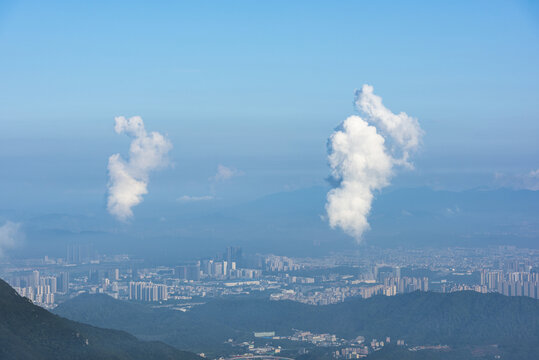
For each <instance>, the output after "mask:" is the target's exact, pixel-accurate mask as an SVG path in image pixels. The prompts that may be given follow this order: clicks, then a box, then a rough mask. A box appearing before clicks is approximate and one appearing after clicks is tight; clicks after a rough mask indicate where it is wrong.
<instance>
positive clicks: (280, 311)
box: [55, 292, 539, 359]
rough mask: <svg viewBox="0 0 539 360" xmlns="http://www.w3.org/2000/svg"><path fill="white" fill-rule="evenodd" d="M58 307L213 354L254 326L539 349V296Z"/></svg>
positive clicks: (523, 353)
mask: <svg viewBox="0 0 539 360" xmlns="http://www.w3.org/2000/svg"><path fill="white" fill-rule="evenodd" d="M55 312H56V313H57V314H60V315H62V316H65V317H67V318H70V319H73V320H77V321H83V322H87V323H89V324H93V325H96V326H102V327H109V328H115V329H121V330H125V331H129V332H131V333H133V334H135V335H137V336H138V337H140V338H142V339H158V340H161V341H164V342H166V343H168V344H170V345H174V346H176V347H179V348H183V349H188V350H192V351H202V349H205V351H206V352H210V353H211V352H218V351H224V350H226V348H225V347H224V346H223V343H224V342H225V341H226V340H227V339H229V338H234V339H235V340H247V339H251V338H252V332H253V331H276V332H277V334H279V335H286V334H291V332H292V329H301V330H310V331H313V332H316V333H332V334H336V335H337V336H339V337H342V338H347V339H353V338H355V337H356V336H358V335H362V336H365V337H367V338H368V339H369V338H377V339H385V338H386V337H387V336H389V337H391V338H392V339H393V341H395V340H396V339H402V340H405V341H406V342H407V343H408V344H411V345H434V344H447V345H450V346H451V347H452V348H453V349H454V350H455V353H454V354H457V353H458V354H460V355H462V354H468V356H470V351H472V350H473V349H476V348H477V347H484V346H487V347H488V346H492V345H495V349H496V354H500V355H503V359H536V357H535V354H536V353H537V352H538V351H539V301H537V300H535V299H531V298H525V297H505V296H502V295H499V294H479V293H475V292H457V293H451V294H442V293H433V292H427V293H424V292H415V293H410V294H403V295H398V296H392V297H384V296H377V297H373V298H370V299H352V300H350V301H346V302H344V303H339V304H334V305H327V306H311V305H305V304H301V303H297V302H289V301H269V300H265V299H253V298H239V299H238V298H235V299H230V300H213V301H210V302H208V303H206V304H204V305H200V306H196V307H194V308H193V309H192V310H191V311H188V312H186V313H183V312H179V311H175V310H171V309H167V308H150V307H148V306H146V305H143V304H138V303H127V302H123V301H119V300H114V299H112V298H110V297H108V296H105V295H81V296H78V297H76V298H74V299H72V300H69V301H67V302H65V303H63V304H61V305H60V306H58V307H57V308H56V309H55ZM515 354H518V357H516V355H515ZM460 355H459V356H460ZM489 356H490V355H489ZM388 358H392V357H388ZM395 358H399V357H395ZM458 358H460V357H458Z"/></svg>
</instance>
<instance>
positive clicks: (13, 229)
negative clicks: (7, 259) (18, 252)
mask: <svg viewBox="0 0 539 360" xmlns="http://www.w3.org/2000/svg"><path fill="white" fill-rule="evenodd" d="M20 227H21V224H20V223H14V222H11V221H6V223H5V224H4V225H2V226H0V257H2V256H4V255H5V252H6V251H7V250H9V249H13V248H14V247H16V246H17V244H18V243H19V242H20V241H21V240H22V238H23V234H22V232H21V230H20Z"/></svg>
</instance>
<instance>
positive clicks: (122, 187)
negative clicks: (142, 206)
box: [107, 116, 172, 221]
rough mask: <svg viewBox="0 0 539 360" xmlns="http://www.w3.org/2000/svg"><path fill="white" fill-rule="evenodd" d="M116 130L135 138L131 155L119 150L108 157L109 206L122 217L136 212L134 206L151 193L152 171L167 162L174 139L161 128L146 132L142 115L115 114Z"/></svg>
mask: <svg viewBox="0 0 539 360" xmlns="http://www.w3.org/2000/svg"><path fill="white" fill-rule="evenodd" d="M115 121H116V125H115V127H114V130H115V131H116V133H118V134H122V133H125V134H126V135H128V136H130V137H131V138H133V140H132V141H131V145H130V147H129V157H128V160H127V161H125V160H124V159H123V158H122V157H121V156H120V154H114V155H112V156H110V158H109V164H108V170H109V185H108V189H109V196H108V202H107V209H108V211H109V213H110V214H111V215H113V216H115V217H116V218H118V219H119V220H121V221H126V220H128V219H129V218H131V217H132V216H133V211H132V207H133V206H136V205H137V204H139V203H140V202H142V196H143V195H145V194H147V193H148V182H149V173H150V171H152V170H156V169H159V168H162V167H165V166H167V165H168V159H167V156H166V155H167V153H168V152H169V151H170V150H171V149H172V143H171V142H170V141H169V140H168V139H167V138H165V137H164V136H163V135H161V134H160V133H158V132H151V133H147V132H146V130H145V128H144V122H143V121H142V118H141V117H139V116H134V117H132V118H129V119H126V118H125V117H123V116H119V117H116V118H115Z"/></svg>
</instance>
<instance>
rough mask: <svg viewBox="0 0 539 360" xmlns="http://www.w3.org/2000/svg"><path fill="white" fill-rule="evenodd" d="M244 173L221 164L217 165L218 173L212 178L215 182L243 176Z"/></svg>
mask: <svg viewBox="0 0 539 360" xmlns="http://www.w3.org/2000/svg"><path fill="white" fill-rule="evenodd" d="M242 175H244V172H243V171H240V170H237V169H234V168H231V167H227V166H224V165H221V164H219V165H218V166H217V173H216V174H215V175H214V176H212V177H211V178H210V180H213V181H215V182H220V181H226V180H229V179H232V178H233V177H237V176H242Z"/></svg>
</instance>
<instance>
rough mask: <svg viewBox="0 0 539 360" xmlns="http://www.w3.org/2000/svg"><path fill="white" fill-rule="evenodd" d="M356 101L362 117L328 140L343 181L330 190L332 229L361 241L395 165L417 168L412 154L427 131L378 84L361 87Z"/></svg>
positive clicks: (333, 163)
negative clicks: (377, 89)
mask: <svg viewBox="0 0 539 360" xmlns="http://www.w3.org/2000/svg"><path fill="white" fill-rule="evenodd" d="M355 104H356V108H357V110H358V111H359V114H360V116H357V115H353V116H350V117H348V118H347V119H346V120H345V121H344V122H343V123H342V124H341V125H340V126H339V127H338V128H337V129H336V130H335V132H334V133H333V134H332V135H331V136H330V138H329V141H328V154H329V155H328V160H329V166H330V168H331V177H332V178H333V180H335V182H336V183H337V184H338V186H337V187H335V188H334V189H332V190H330V191H329V193H328V194H327V202H326V212H327V215H328V219H329V224H330V226H331V227H332V228H335V227H339V228H341V229H342V230H343V231H344V232H346V233H347V234H349V235H350V236H352V237H354V238H355V239H356V241H357V242H360V241H361V236H362V234H363V233H364V232H365V230H367V229H368V228H369V222H368V220H367V217H368V215H369V212H370V210H371V205H372V200H373V197H374V192H375V191H379V190H381V189H382V188H384V187H386V186H388V185H389V183H390V179H391V176H392V175H393V170H394V167H395V166H405V167H409V168H411V167H412V164H411V163H410V162H409V160H408V159H409V156H410V154H411V152H413V151H414V150H415V149H416V148H417V147H418V146H419V143H420V140H421V136H422V135H423V131H422V130H421V128H420V126H419V123H418V122H417V120H416V119H415V118H412V117H410V116H408V115H407V114H405V113H403V112H401V113H399V114H394V113H392V112H391V111H390V110H389V109H387V108H386V107H385V106H384V105H383V104H382V98H381V97H379V96H377V95H374V94H373V87H372V86H369V85H363V87H362V88H361V90H358V91H356V101H355Z"/></svg>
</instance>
